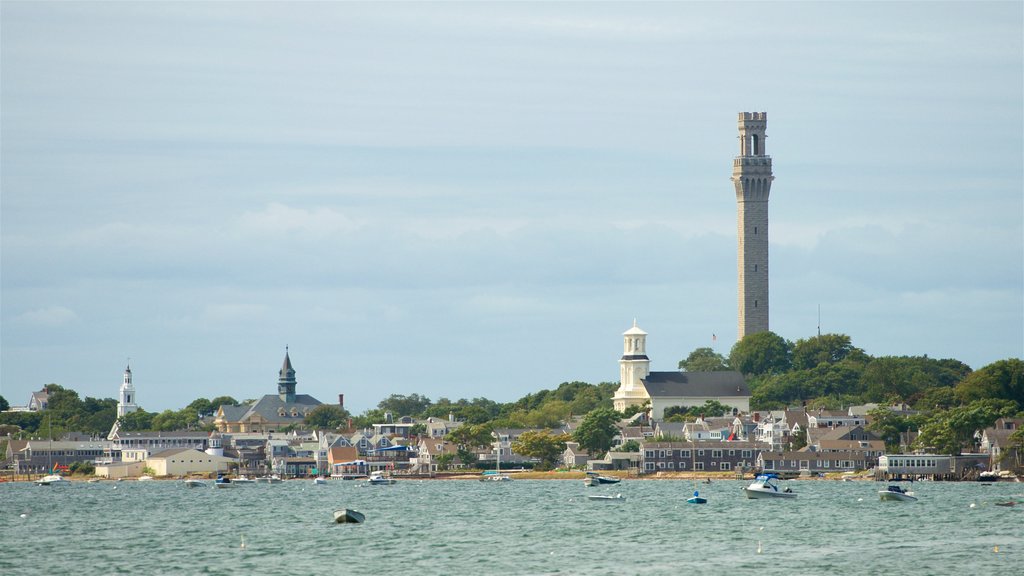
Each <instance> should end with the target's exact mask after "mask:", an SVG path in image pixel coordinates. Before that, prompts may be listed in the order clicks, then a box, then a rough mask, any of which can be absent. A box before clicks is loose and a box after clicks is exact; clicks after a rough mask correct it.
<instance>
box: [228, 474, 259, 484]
mask: <svg viewBox="0 0 1024 576" xmlns="http://www.w3.org/2000/svg"><path fill="white" fill-rule="evenodd" d="M231 483H232V484H255V483H256V481H255V480H253V479H252V478H249V477H248V476H246V475H245V474H242V475H241V476H239V477H237V478H235V479H234V480H232V481H231Z"/></svg>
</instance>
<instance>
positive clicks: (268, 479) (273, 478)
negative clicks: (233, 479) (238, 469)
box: [256, 474, 282, 484]
mask: <svg viewBox="0 0 1024 576" xmlns="http://www.w3.org/2000/svg"><path fill="white" fill-rule="evenodd" d="M281 482H282V480H281V477H280V476H278V475H277V474H271V475H270V476H260V477H259V478H257V479H256V483H257V484H280V483H281Z"/></svg>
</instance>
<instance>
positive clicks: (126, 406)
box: [117, 364, 139, 418]
mask: <svg viewBox="0 0 1024 576" xmlns="http://www.w3.org/2000/svg"><path fill="white" fill-rule="evenodd" d="M138 409H139V405H138V404H136V403H135V386H133V385H132V367H131V365H130V364H129V365H128V366H125V369H124V380H122V381H121V390H120V393H119V394H118V397H117V417H118V418H121V417H122V416H124V415H125V414H130V413H132V412H135V411H136V410H138Z"/></svg>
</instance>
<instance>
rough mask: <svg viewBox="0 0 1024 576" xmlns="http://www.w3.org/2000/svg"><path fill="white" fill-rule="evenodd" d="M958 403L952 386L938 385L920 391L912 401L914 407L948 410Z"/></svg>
mask: <svg viewBox="0 0 1024 576" xmlns="http://www.w3.org/2000/svg"><path fill="white" fill-rule="evenodd" d="M959 403H960V401H959V400H957V397H956V390H955V389H954V388H950V387H948V386H939V387H937V388H928V389H927V390H925V391H924V392H922V393H921V394H920V395H919V398H918V399H917V401H916V402H915V403H914V408H916V409H918V410H949V409H950V408H952V407H953V406H956V405H958V404H959Z"/></svg>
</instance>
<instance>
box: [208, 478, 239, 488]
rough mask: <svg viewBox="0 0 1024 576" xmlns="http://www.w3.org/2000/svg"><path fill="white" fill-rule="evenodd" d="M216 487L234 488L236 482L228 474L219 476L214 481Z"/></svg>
mask: <svg viewBox="0 0 1024 576" xmlns="http://www.w3.org/2000/svg"><path fill="white" fill-rule="evenodd" d="M213 487H214V488H234V487H235V484H234V482H232V481H231V478H228V477H227V476H217V479H216V480H214V481H213Z"/></svg>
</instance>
